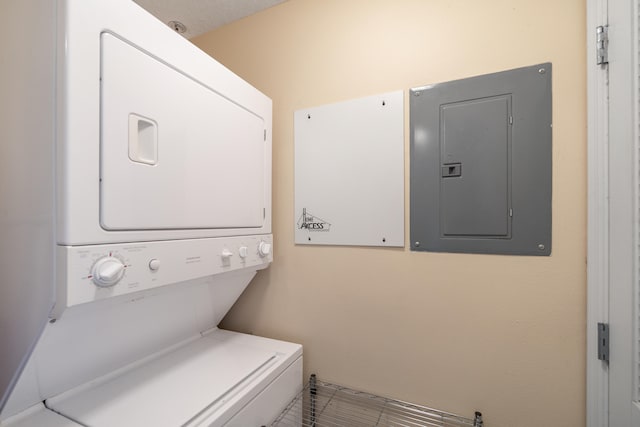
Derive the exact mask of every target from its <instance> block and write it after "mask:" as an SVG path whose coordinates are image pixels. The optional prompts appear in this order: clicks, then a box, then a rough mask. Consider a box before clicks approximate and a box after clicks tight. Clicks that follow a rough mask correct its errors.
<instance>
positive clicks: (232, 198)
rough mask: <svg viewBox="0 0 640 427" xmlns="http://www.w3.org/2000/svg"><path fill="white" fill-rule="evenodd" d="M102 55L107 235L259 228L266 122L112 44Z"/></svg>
mask: <svg viewBox="0 0 640 427" xmlns="http://www.w3.org/2000/svg"><path fill="white" fill-rule="evenodd" d="M101 51H102V57H101V79H102V81H101V141H100V173H101V176H100V221H101V224H102V227H103V228H105V229H107V230H149V229H197V228H209V229H211V228H214V229H217V228H247V227H260V226H262V225H263V223H264V220H265V215H266V211H265V209H266V202H265V197H266V195H265V186H264V180H265V164H266V162H267V160H268V159H267V154H268V153H267V144H266V143H265V139H266V130H265V129H266V128H265V123H264V120H263V118H262V117H260V116H258V115H257V114H256V113H255V112H252V111H249V110H247V109H245V108H244V107H242V106H240V105H238V104H236V103H234V102H233V101H231V100H229V99H227V98H225V97H223V96H221V95H220V94H218V93H217V92H216V91H214V90H212V89H211V88H209V87H206V86H204V85H203V84H201V83H200V82H198V81H196V80H194V79H192V78H190V77H189V76H187V75H185V74H183V73H182V72H181V71H180V70H178V69H175V68H173V67H172V66H170V65H168V64H166V63H163V62H162V61H160V60H159V59H157V58H155V57H153V56H151V55H150V54H147V53H146V52H144V51H143V50H140V49H139V48H137V47H136V46H134V45H132V44H129V43H128V42H126V41H124V40H122V39H120V38H119V37H117V36H115V35H112V34H109V33H103V34H102V35H101ZM240 123H241V124H242V125H241V126H238V124H240Z"/></svg>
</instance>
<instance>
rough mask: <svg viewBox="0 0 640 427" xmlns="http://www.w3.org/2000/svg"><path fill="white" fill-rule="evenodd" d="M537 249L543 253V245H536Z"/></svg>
mask: <svg viewBox="0 0 640 427" xmlns="http://www.w3.org/2000/svg"><path fill="white" fill-rule="evenodd" d="M538 249H540V250H541V251H544V245H543V244H542V243H540V244H539V245H538Z"/></svg>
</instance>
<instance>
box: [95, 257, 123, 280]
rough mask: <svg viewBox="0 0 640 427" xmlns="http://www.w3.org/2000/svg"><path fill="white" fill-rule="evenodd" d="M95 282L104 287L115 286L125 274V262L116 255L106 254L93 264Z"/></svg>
mask: <svg viewBox="0 0 640 427" xmlns="http://www.w3.org/2000/svg"><path fill="white" fill-rule="evenodd" d="M91 273H92V274H93V283H95V284H96V285H98V286H102V287H109V286H113V285H115V284H116V283H118V282H119V281H120V279H122V276H123V275H124V264H123V262H122V261H120V260H119V259H118V258H116V257H112V256H106V257H103V258H100V259H99V260H98V261H96V263H95V264H93V271H92V272H91Z"/></svg>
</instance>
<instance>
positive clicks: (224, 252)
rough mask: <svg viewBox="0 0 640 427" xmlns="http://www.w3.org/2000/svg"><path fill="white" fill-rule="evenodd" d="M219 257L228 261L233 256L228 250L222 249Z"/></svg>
mask: <svg viewBox="0 0 640 427" xmlns="http://www.w3.org/2000/svg"><path fill="white" fill-rule="evenodd" d="M220 256H221V257H222V259H224V260H228V259H229V258H231V257H232V256H233V252H231V251H230V250H229V249H223V250H222V253H221V254H220Z"/></svg>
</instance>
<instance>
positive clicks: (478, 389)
mask: <svg viewBox="0 0 640 427" xmlns="http://www.w3.org/2000/svg"><path fill="white" fill-rule="evenodd" d="M585 20H586V17H585V5H584V2H583V1H581V0H562V1H556V0H519V1H518V0H487V1H475V0H456V1H452V0H394V1H390V0H289V1H288V2H286V3H284V4H282V5H280V6H277V7H275V8H272V9H269V10H267V11H265V12H263V13H260V14H257V15H254V16H253V17H249V18H247V19H244V20H241V21H239V22H236V23H234V24H231V25H228V26H226V27H223V28H221V29H218V30H216V31H213V32H211V33H209V34H206V35H204V36H201V37H199V38H197V39H195V40H194V42H195V43H196V44H197V45H199V46H200V47H201V48H203V49H204V50H205V51H207V52H208V53H210V54H211V55H212V56H214V57H215V58H217V59H218V60H219V61H221V62H222V63H223V64H225V65H227V66H228V67H229V68H230V69H231V70H233V71H235V72H236V73H238V74H239V75H240V76H242V77H243V78H245V79H246V80H248V81H249V82H251V83H252V84H253V85H254V86H256V87H257V88H259V89H260V90H261V91H263V92H265V93H266V94H267V95H268V96H270V97H271V98H272V99H273V102H274V123H273V126H274V132H273V141H274V145H273V166H274V173H273V184H274V193H273V202H274V207H273V214H274V222H273V231H274V238H275V261H274V263H273V265H272V266H271V268H269V269H268V270H267V271H265V272H261V273H260V274H259V276H258V277H257V279H256V280H255V281H254V282H253V283H252V284H251V285H250V287H249V288H248V289H247V291H246V292H245V293H244V295H243V296H242V298H241V299H240V301H239V302H238V303H237V304H236V306H235V307H234V308H233V309H232V311H231V313H230V314H229V315H228V316H227V318H226V319H225V321H224V322H223V326H224V327H226V328H229V329H234V330H239V331H244V332H251V333H255V334H258V335H265V336H269V337H275V338H280V339H286V340H291V341H296V342H300V343H302V344H304V351H305V370H306V373H307V374H308V373H311V372H315V373H317V374H318V375H319V377H320V378H322V379H324V380H328V381H333V382H338V383H341V384H345V385H348V386H352V387H356V388H359V389H364V390H367V391H371V392H374V393H378V394H383V395H389V396H392V397H396V398H399V399H403V400H408V401H412V402H416V403H422V404H427V405H429V406H432V407H436V408H440V409H445V410H449V411H453V412H457V413H462V414H466V415H469V416H471V414H472V413H473V410H475V409H478V410H481V411H482V412H483V413H484V414H485V416H486V423H487V424H488V425H490V426H502V427H507V426H583V425H584V424H585V415H584V412H585V317H586V314H585V311H586V290H585V288H586V268H585V262H586V132H585V127H586V89H585V69H586V67H585V45H586V38H585V32H586V30H585ZM546 61H551V62H553V67H554V68H553V73H554V74H553V122H554V126H553V253H552V256H551V257H512V256H486V255H467V254H442V253H413V252H411V251H409V250H408V246H407V247H405V249H404V250H402V249H377V248H356V247H309V246H295V245H294V243H293V241H294V237H293V231H294V221H295V218H294V209H293V193H294V191H293V190H294V182H293V170H294V164H293V145H294V144H293V142H294V141H293V112H294V111H295V110H297V109H300V108H304V107H310V106H317V105H322V104H325V103H329V102H336V101H341V100H347V99H352V98H357V97H362V96H367V95H373V94H376V93H381V92H385V91H391V90H397V89H404V90H405V93H406V90H407V89H408V88H410V87H414V86H421V85H425V84H429V83H436V82H442V81H447V80H452V79H457V78H462V77H468V76H473V75H477V74H483V73H489V72H495V71H500V70H506V69H510V68H515V67H521V66H526V65H532V64H536V63H540V62H546ZM405 98H407V96H406V95H405ZM405 115H406V116H407V117H408V109H407V110H406V111H405ZM408 136H409V132H408V120H407V123H406V129H405V138H406V139H407V141H406V152H407V153H408ZM408 170H409V164H408V156H407V162H406V173H405V174H406V177H407V182H406V194H405V199H406V209H405V211H406V219H405V224H406V226H405V230H406V241H407V242H408V239H409V208H408V200H409V197H408V196H409V193H408V190H409V183H408Z"/></svg>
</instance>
